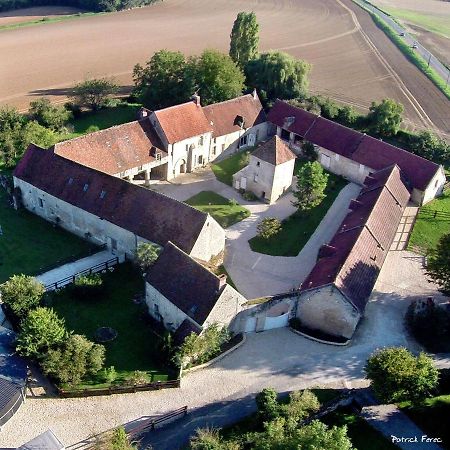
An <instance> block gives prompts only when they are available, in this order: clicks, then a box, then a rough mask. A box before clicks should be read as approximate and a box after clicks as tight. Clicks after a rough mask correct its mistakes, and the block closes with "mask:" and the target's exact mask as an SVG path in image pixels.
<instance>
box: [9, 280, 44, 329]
mask: <svg viewBox="0 0 450 450" xmlns="http://www.w3.org/2000/svg"><path fill="white" fill-rule="evenodd" d="M44 293H45V287H44V285H43V284H41V283H39V282H38V281H37V280H36V278H34V277H29V276H27V275H13V276H12V277H11V278H10V279H9V280H8V281H7V282H6V283H3V284H1V285H0V294H1V298H2V301H3V302H4V303H5V305H7V306H8V307H9V309H10V310H11V311H12V313H13V314H14V315H15V317H16V318H17V319H18V320H22V319H24V318H25V317H26V315H27V314H28V313H29V311H30V310H32V309H33V308H37V307H38V306H39V304H40V302H41V300H42V296H43V295H44Z"/></svg>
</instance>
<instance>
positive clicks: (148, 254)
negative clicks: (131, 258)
mask: <svg viewBox="0 0 450 450" xmlns="http://www.w3.org/2000/svg"><path fill="white" fill-rule="evenodd" d="M160 253H161V248H160V247H159V246H158V245H156V244H152V243H150V242H141V243H139V244H138V246H137V249H136V259H137V262H138V264H139V267H140V268H141V270H142V271H143V272H146V271H147V270H148V269H149V268H150V267H151V266H152V265H153V264H155V262H156V260H157V259H158V256H159V254H160Z"/></svg>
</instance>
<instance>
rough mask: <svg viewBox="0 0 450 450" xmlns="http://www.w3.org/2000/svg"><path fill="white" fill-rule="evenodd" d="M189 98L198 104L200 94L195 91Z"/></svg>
mask: <svg viewBox="0 0 450 450" xmlns="http://www.w3.org/2000/svg"><path fill="white" fill-rule="evenodd" d="M191 100H192V101H193V102H194V103H195V104H196V105H197V106H200V95H198V94H197V92H195V93H194V94H193V95H192V97H191Z"/></svg>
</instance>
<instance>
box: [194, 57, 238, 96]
mask: <svg viewBox="0 0 450 450" xmlns="http://www.w3.org/2000/svg"><path fill="white" fill-rule="evenodd" d="M187 76H188V77H191V79H193V80H195V84H196V88H197V89H198V91H199V93H200V96H201V98H202V103H203V104H204V105H209V104H211V103H217V102H223V101H225V100H229V99H231V98H234V97H237V96H239V95H241V94H242V90H243V89H244V74H243V73H242V71H241V70H240V69H239V67H238V66H237V65H236V63H235V62H234V61H233V60H232V59H231V58H230V57H229V56H228V55H226V54H224V53H221V52H218V51H217V50H205V51H204V52H203V53H202V54H201V55H200V56H197V57H195V56H194V57H191V58H190V59H189V62H188V75H187Z"/></svg>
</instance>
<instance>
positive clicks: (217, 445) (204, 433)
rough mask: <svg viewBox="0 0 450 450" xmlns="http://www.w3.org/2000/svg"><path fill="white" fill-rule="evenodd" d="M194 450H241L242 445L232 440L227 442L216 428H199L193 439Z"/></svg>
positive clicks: (192, 446)
mask: <svg viewBox="0 0 450 450" xmlns="http://www.w3.org/2000/svg"><path fill="white" fill-rule="evenodd" d="M189 447H190V448H191V449H192V450H239V449H240V445H239V444H238V443H237V442H234V441H232V440H225V439H223V438H222V437H221V436H220V433H219V431H218V430H216V429H215V428H198V429H197V430H196V431H195V435H194V436H193V437H192V438H191V441H190V445H189Z"/></svg>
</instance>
